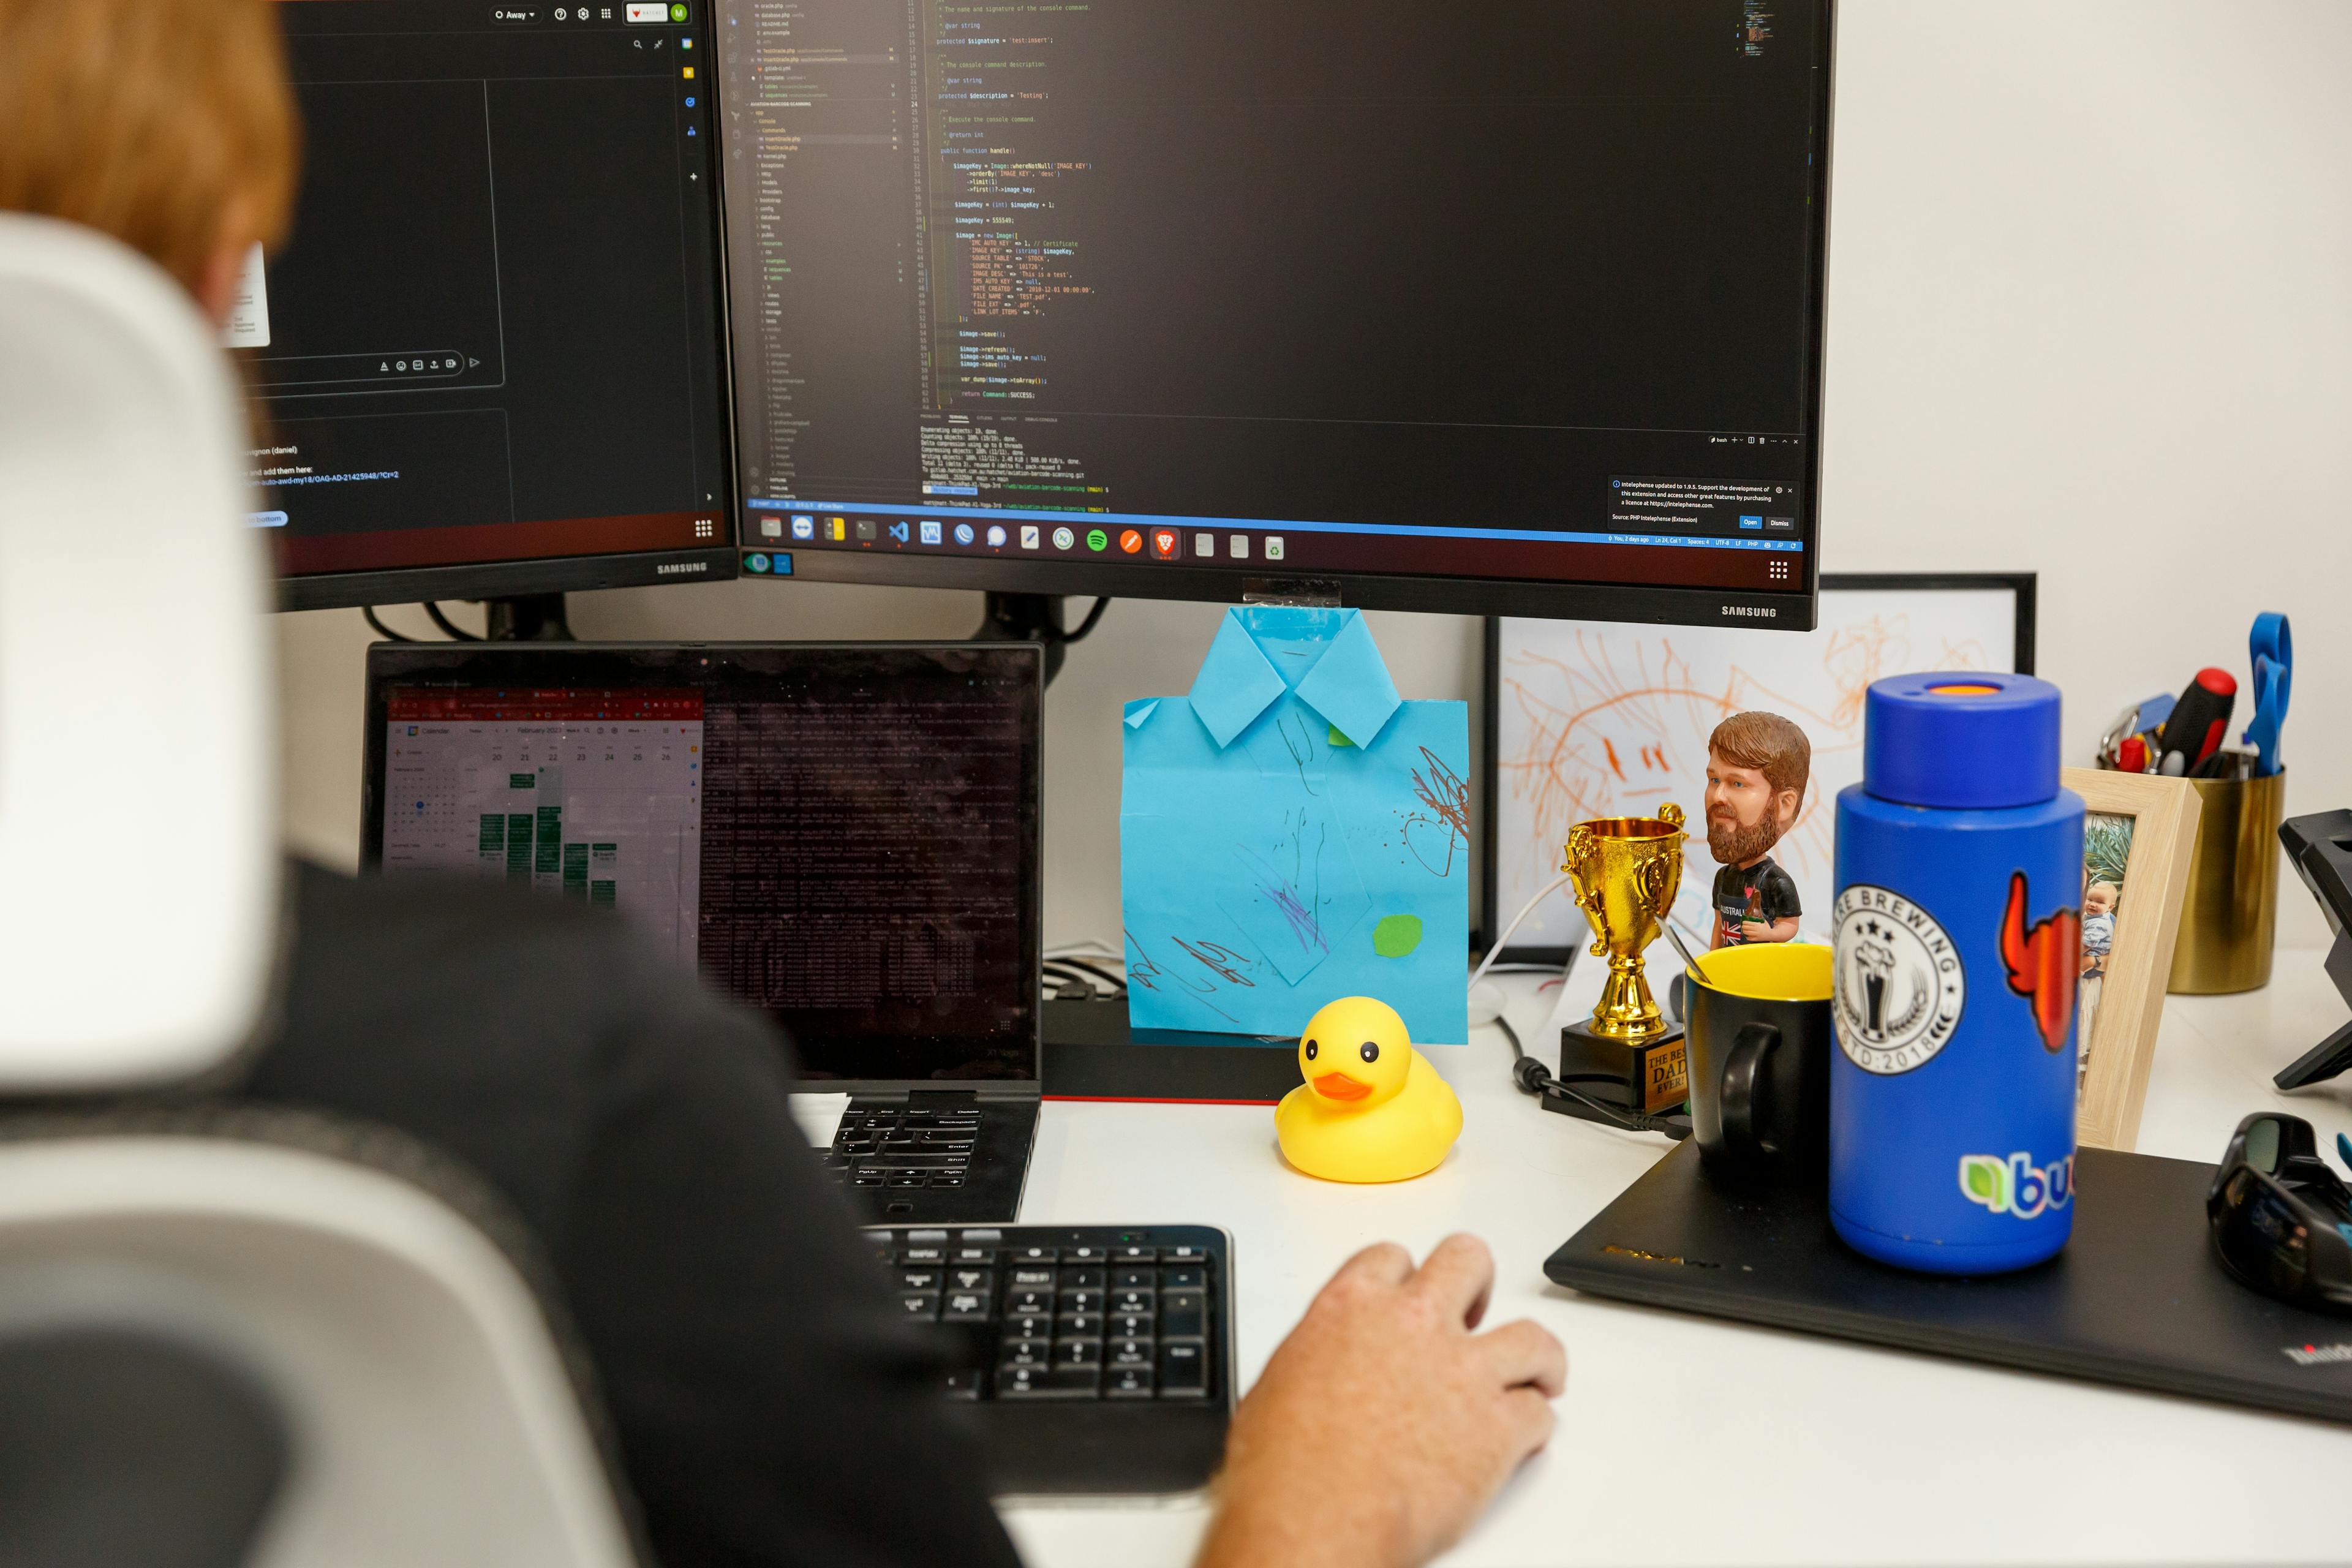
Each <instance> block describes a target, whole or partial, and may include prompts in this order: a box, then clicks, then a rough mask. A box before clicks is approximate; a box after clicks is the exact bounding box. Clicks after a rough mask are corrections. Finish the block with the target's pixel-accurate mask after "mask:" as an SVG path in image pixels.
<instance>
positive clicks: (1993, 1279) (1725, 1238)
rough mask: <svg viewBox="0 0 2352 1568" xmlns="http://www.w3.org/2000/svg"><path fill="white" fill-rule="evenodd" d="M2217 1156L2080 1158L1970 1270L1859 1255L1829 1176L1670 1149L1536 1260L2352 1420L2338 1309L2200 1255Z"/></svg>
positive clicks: (1922, 1344)
mask: <svg viewBox="0 0 2352 1568" xmlns="http://www.w3.org/2000/svg"><path fill="white" fill-rule="evenodd" d="M2212 1181H2213V1167H2212V1166H2210V1165H2206V1164H2200V1163H2198V1162H2196V1161H2193V1160H2164V1159H2158V1158H2156V1157H2155V1156H2153V1155H2147V1154H2133V1153H2126V1152H2121V1151H2118V1150H2113V1149H2084V1150H2083V1151H2082V1152H2079V1153H2078V1154H2077V1155H2076V1156H2075V1165H2074V1194H2075V1195H2074V1202H2075V1204H2076V1205H2077V1206H2076V1209H2075V1213H2074V1237H2073V1239H2072V1240H2070V1241H2068V1242H2067V1244H2066V1249H2065V1250H2064V1251H2063V1252H2062V1253H2060V1254H2059V1255H2058V1256H2057V1257H2056V1258H2052V1259H2051V1260H2050V1261H2049V1262H2047V1263H2042V1264H2037V1265H2035V1266H2034V1267H2033V1268H2021V1269H2019V1270H2017V1271H2016V1272H2015V1273H2012V1274H1993V1275H1986V1276H1982V1277H1978V1278H1969V1277H1966V1276H1961V1275H1949V1274H1914V1273H1910V1272H1907V1271H1906V1270H1904V1269H1900V1268H1888V1267H1887V1266H1886V1265H1885V1264H1882V1263H1874V1262H1873V1261H1872V1260H1871V1259H1869V1258H1864V1257H1863V1256H1862V1254H1860V1253H1858V1252H1855V1251H1853V1250H1852V1249H1850V1248H1848V1247H1846V1245H1845V1244H1844V1243H1843V1242H1841V1241H1840V1240H1838V1238H1837V1237H1836V1235H1835V1233H1834V1232H1832V1230H1831V1228H1830V1217H1829V1200H1828V1195H1827V1192H1826V1187H1825V1184H1824V1183H1822V1181H1820V1180H1819V1179H1815V1180H1813V1181H1811V1182H1801V1181H1791V1182H1787V1183H1781V1184H1772V1185H1762V1186H1759V1185H1757V1184H1746V1183H1736V1182H1727V1181H1725V1180H1722V1179H1719V1178H1717V1177H1716V1176H1715V1175H1713V1174H1712V1173H1709V1171H1708V1170H1707V1168H1706V1165H1705V1164H1704V1163H1701V1161H1700V1159H1699V1152H1698V1146H1697V1145H1696V1144H1695V1143H1683V1144H1679V1145H1677V1146H1676V1147H1675V1149H1674V1151H1673V1152H1671V1153H1669V1154H1667V1155H1666V1157H1665V1158H1664V1159H1663V1160H1661V1161H1659V1162H1658V1163H1656V1164H1655V1165H1654V1166H1652V1167H1651V1168H1650V1169H1649V1171H1648V1172H1647V1173H1644V1174H1643V1176H1642V1178H1641V1179H1640V1180H1639V1181H1637V1182H1635V1183H1634V1184H1633V1185H1632V1186H1631V1187H1629V1188H1627V1189H1626V1191H1625V1192H1624V1193H1623V1194H1621V1195H1620V1196H1619V1197H1618V1198H1617V1200H1616V1201H1615V1202H1613V1203H1612V1204H1611V1205H1609V1206H1608V1207H1607V1208H1605V1209H1603V1210H1601V1213H1600V1214H1598V1215H1595V1216H1594V1217H1593V1219H1592V1221H1591V1223H1590V1224H1588V1225H1587V1226H1585V1227H1584V1228H1583V1229H1582V1230H1580V1231H1578V1232H1577V1233H1576V1235H1575V1236H1573V1237H1570V1239H1569V1240H1568V1241H1567V1242H1565V1243H1563V1244H1562V1245H1561V1247H1560V1248H1559V1250H1558V1251H1557V1252H1554V1253H1553V1254H1552V1255H1551V1257H1550V1258H1549V1259H1547V1260H1546V1262H1545V1263H1544V1273H1545V1275H1546V1276H1548V1277H1549V1279H1551V1280H1552V1281H1553V1282H1554V1283H1555V1284H1559V1285H1566V1286H1569V1287H1570V1288H1571V1289H1578V1290H1582V1291H1585V1292H1586V1293H1588V1294H1590V1295H1594V1296H1605V1297H1609V1298H1611V1299H1612V1300H1621V1301H1634V1302H1639V1303H1641V1304H1643V1305H1644V1306H1652V1307H1666V1308H1672V1309H1673V1310H1676V1311H1683V1312H1699V1313H1705V1314H1706V1315H1708V1316H1711V1317H1717V1318H1728V1319H1731V1320H1733V1321H1738V1322H1748V1323H1760V1324H1764V1325H1767V1326H1769V1327H1772V1328H1780V1329H1795V1330H1797V1331H1800V1332H1803V1333H1813V1334H1827V1335H1832V1336H1833V1337H1836V1338H1839V1339H1849V1340H1860V1341H1863V1342H1867V1343H1871V1344H1881V1345H1892V1346H1894V1347H1895V1348H1897V1349H1900V1350H1907V1351H1920V1352H1927V1354H1930V1355H1942V1356H1957V1357H1959V1358H1961V1359H1963V1360H1968V1361H1977V1362H1985V1363H1990V1364H1992V1365H1995V1366H2005V1367H2014V1368H2019V1369H2021V1370H2023V1371H2026V1372H2040V1373H2055V1374H2056V1375H2058V1376H2061V1377H2079V1378H2086V1379H2090V1380H2093V1381H2095V1382H2099V1383H2113V1384H2122V1385H2123V1386H2125V1387H2126V1388H2143V1389H2152V1390H2155V1391H2156V1392H2158V1393H2161V1394H2188V1395H2190V1396H2192V1397H2195V1398H2200V1399H2212V1400H2220V1401H2223V1402H2226V1403H2229V1404H2232V1405H2252V1406H2253V1407H2254V1408H2256V1409H2262V1410H2284V1411H2291V1412H2294V1414H2296V1415H2317V1416H2321V1417H2324V1418H2326V1419H2327V1420H2331V1421H2352V1344H2347V1342H2346V1341H2347V1338H2352V1336H2347V1332H2346V1330H2347V1320H2345V1319H2343V1318H2339V1317H2331V1316H2328V1315H2326V1314H2323V1313H2319V1312H2313V1311H2307V1310H2304V1309H2303V1308H2300V1307H2292V1306H2289V1305H2287V1304H2286V1303H2285V1302H2284V1301H2276V1300H2272V1299H2271V1298H2270V1297H2268V1296H2264V1295H2261V1294H2259V1293H2257V1292H2255V1291H2252V1290H2249V1289H2246V1288H2245V1287H2244V1286H2242V1285H2240V1284H2239V1283H2238V1282H2237V1281H2236V1280H2234V1279H2231V1278H2230V1277H2229V1276H2228V1275H2227V1274H2225V1273H2224V1272H2222V1269H2221V1265H2220V1264H2219V1263H2216V1262H2215V1261H2214V1260H2213V1244H2212V1241H2211V1240H2210V1237H2209V1235H2208V1232H2207V1228H2206V1222H2205V1192H2206V1189H2207V1188H2208V1187H2209V1186H2210V1185H2211V1184H2212Z"/></svg>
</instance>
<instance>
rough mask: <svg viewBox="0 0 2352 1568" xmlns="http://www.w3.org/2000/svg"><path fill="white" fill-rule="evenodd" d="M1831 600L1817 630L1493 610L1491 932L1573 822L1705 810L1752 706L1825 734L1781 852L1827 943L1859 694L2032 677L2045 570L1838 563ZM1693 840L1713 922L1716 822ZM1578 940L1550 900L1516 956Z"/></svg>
mask: <svg viewBox="0 0 2352 1568" xmlns="http://www.w3.org/2000/svg"><path fill="white" fill-rule="evenodd" d="M1820 614H1821V618H1820V623H1819V629H1817V630H1814V631H1810V632H1768V631H1757V630H1753V629H1749V628H1746V627H1728V626H1726V627H1715V626H1698V627H1690V626H1641V625H1616V624H1610V623H1601V622H1592V621H1545V620H1526V619H1519V618H1517V617H1508V616H1491V617H1489V618H1488V619H1487V622H1486V724H1485V731H1486V768H1485V770H1484V772H1485V778H1484V780H1483V781H1482V782H1483V784H1484V788H1485V796H1486V799H1485V805H1486V810H1485V812H1484V814H1483V815H1484V824H1483V835H1482V837H1483V838H1484V840H1485V844H1484V849H1485V861H1486V865H1485V869H1486V898H1485V906H1484V910H1483V911H1482V912H1483V922H1482V925H1481V927H1480V930H1481V931H1482V933H1483V935H1484V938H1485V940H1488V941H1491V940H1492V938H1493V935H1494V933H1495V932H1496V931H1498V930H1500V929H1501V925H1502V922H1503V921H1508V920H1509V919H1510V918H1511V917H1512V916H1513V915H1514V914H1516V913H1517V911H1518V910H1519V908H1520V906H1521V905H1523V904H1524V903H1526V902H1527V900H1528V899H1529V898H1531V897H1533V896H1534V895H1535V893H1536V892H1537V890H1538V889H1540V888H1542V887H1543V886H1544V884H1545V883H1547V882H1549V881H1550V880H1551V879H1552V878H1553V877H1554V876H1556V875H1557V874H1558V873H1559V856H1560V846H1561V844H1562V843H1563V842H1564V841H1565V840H1566V839H1567V837H1568V830H1569V828H1570V826H1573V825H1574V824H1576V823H1578V822H1580V821H1583V820H1584V819H1585V818H1587V817H1593V816H1650V815H1653V814H1654V813H1655V812H1656V811H1657V809H1658V807H1659V806H1660V805H1664V803H1665V802H1667V801H1673V802H1675V804H1676V805H1680V806H1681V807H1682V808H1683V809H1684V811H1685V812H1686V813H1688V814H1689V816H1690V817H1691V819H1692V821H1693V822H1694V823H1697V822H1700V821H1702V820H1703V818H1704V812H1703V810H1702V805H1703V803H1702V801H1701V798H1700V796H1701V795H1702V793H1703V792H1704V790H1705V789H1706V738H1707V736H1708V734H1709V733H1710V732H1712V731H1713V730H1714V729H1715V726H1716V724H1717V722H1718V721H1721V720H1722V719H1724V718H1725V717H1726V716H1727V715H1729V714H1732V713H1737V712H1739V711H1741V710H1745V709H1750V708H1762V709H1768V710H1770V711H1772V712H1775V713H1780V714H1784V715H1786V716H1787V717H1788V718H1790V719H1792V720H1794V721H1796V722H1797V723H1798V725H1799V726H1800V727H1801V728H1802V729H1803V730H1804V731H1805V733H1806V736H1807V738H1808V739H1810V740H1811V742H1812V743H1813V763H1812V779H1811V783H1810V784H1809V785H1808V786H1807V788H1806V791H1805V799H1804V803H1803V805H1801V807H1800V808H1799V810H1798V814H1797V820H1796V823H1795V825H1794V826H1792V827H1791V828H1790V830H1789V832H1788V834H1787V835H1786V836H1785V837H1782V839H1781V840H1780V844H1779V846H1778V847H1775V848H1774V850H1773V858H1775V859H1776V860H1778V861H1779V862H1780V865H1781V866H1782V867H1783V868H1786V869H1787V870H1788V871H1789V873H1790V875H1791V876H1792V877H1794V878H1795V879H1796V880H1797V888H1798V893H1799V897H1800V900H1801V905H1802V909H1801V914H1800V916H1799V921H1800V924H1799V931H1800V932H1801V935H1803V936H1806V937H1809V938H1810V937H1819V938H1821V939H1822V940H1827V936H1828V927H1827V925H1826V924H1825V923H1823V917H1824V916H1825V915H1826V914H1827V912H1828V910H1829V905H1830V893H1831V887H1830V881H1831V876H1832V863H1831V849H1832V822H1833V820H1834V817H1835V809H1834V802H1835V801H1836V798H1837V792H1838V791H1839V790H1841V789H1843V788H1844V787H1845V786H1846V785H1847V784H1855V783H1858V782H1860V780H1861V778H1862V711H1863V693H1864V691H1865V690H1866V689H1868V688H1869V686H1870V683H1871V682H1872V681H1874V680H1876V679H1879V678H1880V677H1882V676H1888V675H1902V674H1906V673H1908V672H1910V671H1914V670H1922V669H1986V670H2011V671H2015V672H2017V673H2019V674H2024V675H2031V674H2032V672H2033V625H2034V577H2033V574H2032V573H2021V574H1966V575H1952V574H1912V573H1901V574H1868V575H1859V574H1849V575H1839V574H1825V575H1824V576H1823V577H1822V591H1821V610H1820ZM1684 853H1685V866H1684V875H1683V879H1682V891H1681V893H1680V895H1679V897H1678V898H1677V899H1676V900H1675V914H1676V915H1677V917H1679V919H1680V920H1681V922H1682V923H1683V925H1684V926H1685V928H1686V929H1688V930H1690V931H1705V930H1706V929H1707V920H1708V915H1707V910H1706V899H1707V889H1708V888H1709V887H1710V886H1711V885H1712V884H1713V882H1714V880H1715V872H1716V869H1717V868H1716V867H1715V865H1714V863H1713V861H1712V859H1711V858H1709V857H1708V855H1707V851H1706V834H1705V832H1704V831H1697V832H1696V834H1695V837H1693V838H1692V840H1691V842H1690V844H1689V845H1686V846H1685V851H1684ZM1498 917H1499V918H1498ZM1583 940H1584V915H1583V912H1582V911H1581V910H1579V909H1578V908H1577V907H1576V905H1575V903H1574V902H1573V901H1572V900H1570V899H1568V898H1567V897H1565V896H1561V897H1557V898H1551V899H1547V900H1544V902H1543V904H1542V905H1541V906H1540V907H1538V909H1537V910H1534V911H1533V912H1531V913H1530V914H1529V915H1528V919H1527V921H1526V922H1525V923H1524V924H1522V925H1521V926H1520V927H1519V929H1518V931H1517V933H1516V934H1515V935H1514V936H1513V938H1512V945H1511V950H1510V952H1508V953H1507V954H1505V955H1504V956H1505V957H1506V958H1507V959H1509V960H1513V961H1518V962H1526V963H1563V962H1565V961H1566V959H1567V957H1568V954H1569V950H1570V947H1571V946H1572V945H1574V944H1576V943H1578V942H1582V941H1583Z"/></svg>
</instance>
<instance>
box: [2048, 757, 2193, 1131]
mask: <svg viewBox="0 0 2352 1568" xmlns="http://www.w3.org/2000/svg"><path fill="white" fill-rule="evenodd" d="M2064 782H2065V785H2066V787H2067V788H2068V789H2071V790H2073V791H2074V793H2075V794H2076V795H2081V796H2082V797H2083V803H2084V805H2086V806H2088V807H2089V808H2090V815H2089V816H2088V817H2087V818H2086V819H2085V821H2084V825H2083V902H2082V906H2081V907H2082V910H2083V964H2082V972H2081V981H2080V984H2079V988H2078V990H2077V993H2076V1000H2075V1029H2076V1038H2077V1039H2078V1040H2079V1042H2080V1049H2081V1056H2080V1058H2079V1062H2080V1067H2079V1068H2078V1074H2079V1076H2078V1078H2077V1080H2076V1081H2077V1084H2078V1086H2079V1094H2080V1101H2079V1107H2078V1110H2077V1112H2076V1117H2075V1137H2076V1139H2077V1140H2078V1141H2079V1142H2082V1143H2084V1144H2086V1145H2088V1146H2090V1147H2092V1148H2096V1149H2129V1148H2131V1147H2132V1145H2133V1144H2134V1143H2135V1142H2137V1140H2138V1138H2139V1117H2140V1109H2141V1107H2142V1106H2143V1105H2145V1104H2146V1103H2147V1075H2148V1069H2149V1068H2150V1067H2151V1066H2152V1065H2153V1064H2154V1061H2155V1058H2156V1031H2157V1025H2158V1021H2159V1020H2160V1018H2161V1016H2162V1015H2163V1011H2164V981H2165V976H2166V975H2167V974H2168V973H2170V972H2171V969H2172V947H2173V943H2174V942H2175V940H2176V939H2177V938H2178V937H2179V934H2180V905H2181V900H2182V897H2183V895H2184V894H2185V893H2186V892H2187V891H2188V887H2189V850H2190V848H2191V847H2192V846H2194V845H2195V843H2196V842H2197V815H2198V809H2199V808H2198V800H2197V792H2196V790H2195V789H2193V788H2191V787H2190V785H2189V782H2188V781H2187V780H2185V779H2172V778H2158V777H2156V776H2154V775H2151V774H2145V773H2115V772H2111V771H2109V770H2106V769H2100V768H2068V769H2067V770H2065V773H2064Z"/></svg>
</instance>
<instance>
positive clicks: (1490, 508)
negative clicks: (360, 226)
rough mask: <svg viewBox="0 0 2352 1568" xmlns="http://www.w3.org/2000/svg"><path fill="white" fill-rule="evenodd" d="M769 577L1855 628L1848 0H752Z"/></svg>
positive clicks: (756, 505) (753, 464)
mask: <svg viewBox="0 0 2352 1568" xmlns="http://www.w3.org/2000/svg"><path fill="white" fill-rule="evenodd" d="M715 4H716V6H717V9H716V12H715V14H714V18H713V19H714V26H713V28H712V32H713V36H714V37H715V39H716V42H717V46H718V51H719V77H720V81H721V84H722V86H723V89H724V92H723V97H724V100H725V106H724V110H723V117H722V121H721V124H720V132H721V137H722V145H723V147H724V149H725V157H724V159H723V164H724V170H725V185H726V194H727V219H726V222H727V231H728V234H727V241H728V249H729V253H730V258H731V266H730V289H731V291H732V313H733V319H734V330H735V346H736V357H735V373H736V405H737V409H738V438H739V446H740V464H741V470H742V479H743V486H744V500H743V511H742V514H741V526H742V530H743V551H744V555H743V565H744V569H745V571H746V572H747V573H749V574H753V575H763V574H764V575H768V576H771V577H775V576H780V575H785V574H789V575H791V576H793V577H794V578H819V579H835V580H847V581H859V582H873V583H901V584H934V585H943V586H960V587H967V588H982V589H988V590H993V591H999V592H1003V593H1008V594H1063V593H1083V594H1097V595H1148V596H1157V597H1177V598H1194V599H1213V600H1224V601H1234V600H1241V599H1244V598H1248V597H1253V596H1256V597H1276V598H1293V599H1302V600H1305V601H1307V602H1327V603H1328V602H1338V603H1345V604H1350V605H1372V606H1385V607H1391V608H1402V609H1420V610H1440V611H1456V612H1474V611H1484V612H1491V613H1496V614H1506V615H1514V616H1578V617H1587V618H1605V619H1636V620H1662V621H1674V622H1688V623H1702V624H1713V625H1723V624H1738V625H1743V626H1784V627H1798V628H1804V627H1810V626H1811V625H1812V618H1813V610H1812V604H1813V592H1814V588H1815V584H1816V582H1817V580H1818V571H1819V554H1820V552H1819V545H1820V534H1819V529H1818V525H1817V518H1818V510H1819V500H1820V485H1819V476H1820V447H1819V439H1818V438H1819V433H1820V426H1821V403H1822V398H1821V362H1822V276H1823V242H1824V236H1825V233H1826V223H1827V207H1826V195H1827V191H1828V184H1827V168H1828V153H1829V109H1830V63H1831V42H1832V18H1831V15H1830V6H1829V0H1638V3H1636V0H1480V3H1479V4H1475V5H1462V4H1459V3H1445V0H1382V3H1380V4H1374V5H1364V4H1362V3H1361V0H1281V3H1279V4H1268V3H1267V0H1088V3H1087V4H1085V5H975V4H969V3H966V0H794V3H793V4H792V5H770V4H764V3H761V0H715Z"/></svg>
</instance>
